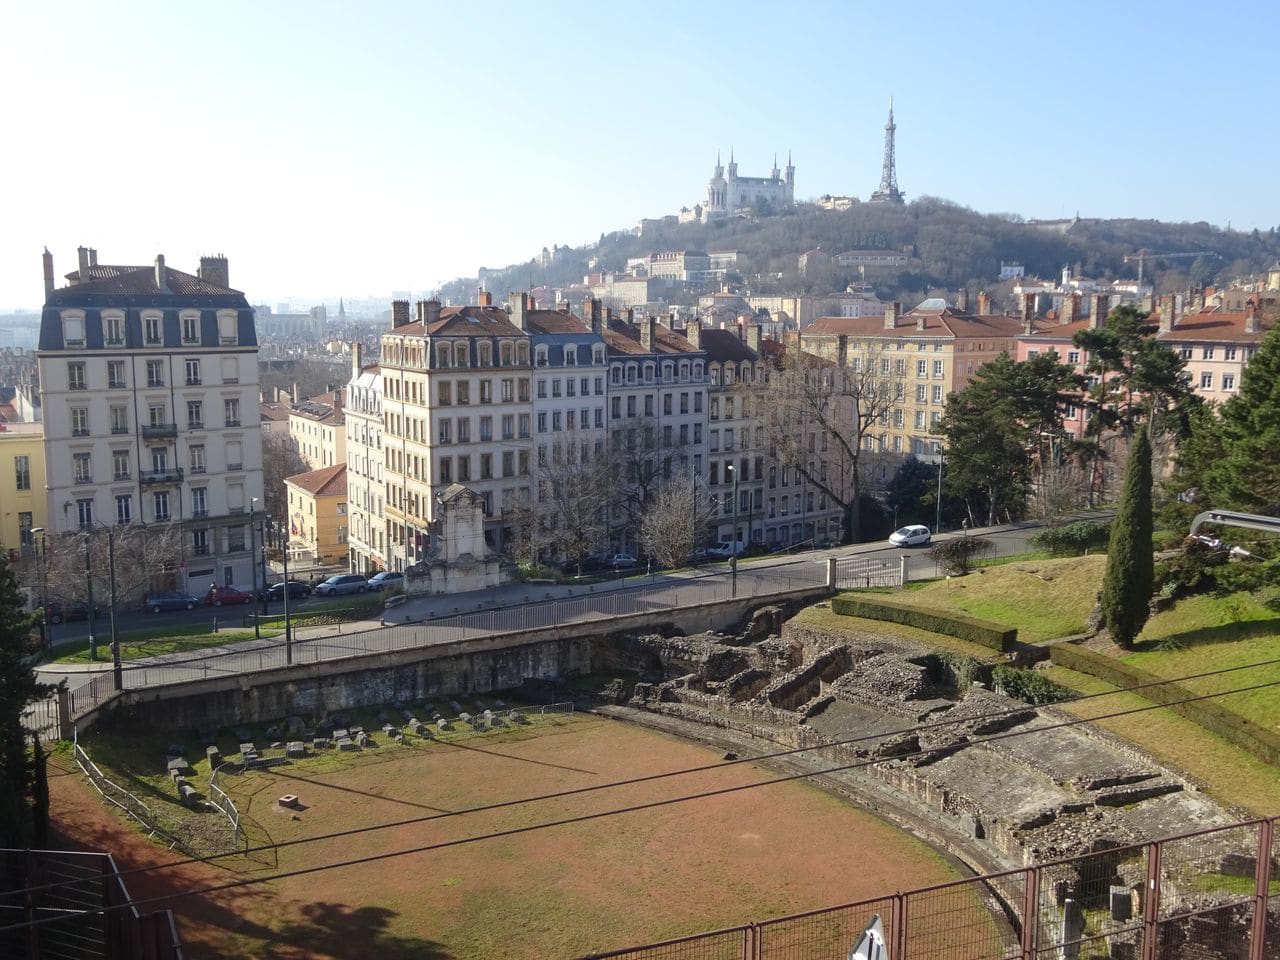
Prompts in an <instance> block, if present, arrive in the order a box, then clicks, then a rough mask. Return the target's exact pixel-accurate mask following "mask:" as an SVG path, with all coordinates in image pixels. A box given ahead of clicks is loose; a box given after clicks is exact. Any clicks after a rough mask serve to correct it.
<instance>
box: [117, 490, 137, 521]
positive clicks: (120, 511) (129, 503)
mask: <svg viewBox="0 0 1280 960" xmlns="http://www.w3.org/2000/svg"><path fill="white" fill-rule="evenodd" d="M132 520H133V497H132V495H130V494H127V493H125V494H121V495H120V496H118V497H116V523H119V524H126V523H130V522H131V521H132Z"/></svg>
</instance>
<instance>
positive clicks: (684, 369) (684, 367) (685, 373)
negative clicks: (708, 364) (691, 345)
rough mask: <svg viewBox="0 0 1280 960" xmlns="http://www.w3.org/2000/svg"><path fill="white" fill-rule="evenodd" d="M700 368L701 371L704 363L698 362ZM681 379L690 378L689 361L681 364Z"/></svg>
mask: <svg viewBox="0 0 1280 960" xmlns="http://www.w3.org/2000/svg"><path fill="white" fill-rule="evenodd" d="M698 369H699V371H701V369H702V364H698ZM680 379H681V380H688V379H689V364H688V363H687V362H686V363H682V364H680Z"/></svg>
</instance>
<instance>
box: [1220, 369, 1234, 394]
mask: <svg viewBox="0 0 1280 960" xmlns="http://www.w3.org/2000/svg"><path fill="white" fill-rule="evenodd" d="M1235 388H1236V375H1235V374H1234V373H1224V374H1223V375H1222V389H1223V390H1234V389H1235Z"/></svg>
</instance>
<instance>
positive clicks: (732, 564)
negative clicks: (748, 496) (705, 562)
mask: <svg viewBox="0 0 1280 960" xmlns="http://www.w3.org/2000/svg"><path fill="white" fill-rule="evenodd" d="M724 468H725V470H726V471H727V472H729V473H732V474H733V540H732V541H731V542H730V544H729V589H730V592H731V595H732V596H735V597H736V596H737V595H738V543H739V541H738V471H737V470H736V469H734V466H733V464H732V463H726V464H725V465H724Z"/></svg>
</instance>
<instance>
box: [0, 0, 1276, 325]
mask: <svg viewBox="0 0 1280 960" xmlns="http://www.w3.org/2000/svg"><path fill="white" fill-rule="evenodd" d="M1278 19H1280V17H1278V15H1277V11H1276V8H1275V6H1274V4H1273V3H1266V2H1262V0H1257V2H1253V3H1245V2H1236V3H1233V2H1225V3H1218V4H1212V5H1210V4H1203V3H1190V2H1185V0H1175V2H1163V3H1160V4H1154V3H1114V2H1111V3H1092V2H1079V3H1073V4H1062V3H1054V4H1048V3H1039V2H1030V3H1022V4H1009V3H1007V2H1005V3H987V2H973V3H964V4H960V3H954V2H936V3H913V2H906V3H902V2H898V3H883V4H872V3H864V2H860V0H859V2H844V3H841V2H833V3H816V2H815V3H803V2H800V3H793V4H786V3H779V2H777V0H774V2H771V3H767V4H765V3H750V2H742V3H736V4H733V3H716V4H696V3H689V2H687V0H685V2H670V3H669V2H665V0H653V2H649V3H644V4H618V3H598V2H597V3H558V2H549V0H539V2H528V3H514V2H489V3H460V2H456V0H455V2H441V3H427V2H402V3H392V2H381V3H380V2H376V0H368V2H363V3H352V2H343V3H328V2H307V3H302V2H253V3H248V2H225V0H220V2H218V3H202V4H189V3H176V2H164V3H142V2H133V3H128V2H121V3H102V2H95V3H86V2H80V0H58V2H56V3H35V2H13V3H8V4H5V5H4V10H3V12H2V13H0V36H3V37H4V38H5V40H6V43H5V44H4V47H5V49H4V55H3V59H2V60H0V84H3V87H2V89H4V91H5V94H4V97H3V101H2V102H0V131H3V135H4V139H5V150H4V157H5V162H4V167H3V170H4V173H3V184H4V193H3V196H4V202H3V204H2V205H0V209H2V210H3V227H2V228H0V309H5V308H16V307H35V306H38V305H39V304H40V302H41V301H42V299H43V290H42V287H41V274H40V252H41V250H42V248H43V247H44V246H46V245H47V246H48V247H49V248H50V250H52V251H53V253H54V255H55V266H56V268H57V271H58V274H59V276H61V274H63V273H65V272H67V271H69V270H71V269H73V268H74V266H75V264H74V257H75V248H76V246H77V245H79V244H85V245H87V246H94V247H97V248H98V250H99V251H100V257H101V259H102V260H103V261H104V262H113V263H131V262H136V263H148V262H150V261H151V260H152V259H153V258H154V257H155V254H156V253H161V252H162V253H164V254H165V255H166V258H167V260H168V261H169V263H170V265H172V266H174V267H177V268H178V269H187V270H194V266H195V263H196V258H197V257H198V256H199V255H200V254H201V253H209V252H223V253H225V254H226V255H227V256H228V257H229V258H230V261H231V278H232V284H233V285H234V286H237V287H239V288H241V289H243V290H245V291H246V293H247V294H248V295H249V298H250V300H251V301H253V302H276V301H278V300H287V299H292V300H293V301H294V302H295V303H296V304H297V305H305V304H307V303H312V302H318V301H319V300H320V299H322V298H336V297H338V296H340V295H342V296H347V297H352V296H364V295H386V294H387V293H389V292H390V291H391V290H393V289H395V290H403V289H410V288H411V289H412V290H414V291H415V292H417V291H421V290H423V289H426V288H428V287H430V286H432V285H434V284H437V283H439V282H440V281H442V280H447V279H450V278H452V277H454V276H458V275H474V272H475V269H476V267H477V266H479V265H481V264H484V265H488V266H500V265H504V264H506V263H509V262H513V261H518V260H523V259H526V258H528V257H529V256H532V255H533V254H534V253H536V251H538V250H540V249H541V248H542V246H543V245H544V244H546V245H548V246H550V245H552V244H555V243H564V244H572V245H577V244H580V243H583V242H586V241H590V240H593V239H594V238H596V237H597V236H598V235H599V234H600V232H601V231H603V230H614V229H618V228H623V227H630V226H633V225H634V224H635V222H636V221H637V220H638V219H639V218H640V217H644V216H660V215H662V214H664V213H672V212H674V211H675V210H677V209H678V208H679V207H680V206H681V205H682V204H688V205H690V206H691V205H692V204H693V203H694V202H696V201H699V200H701V199H702V198H703V196H704V194H705V187H706V180H707V178H708V176H709V175H710V172H711V167H712V165H713V163H714V160H715V155H716V150H717V149H721V150H723V151H724V153H725V157H726V159H727V157H728V152H729V149H730V147H733V148H734V149H735V151H736V154H737V159H738V163H739V170H740V172H741V173H742V174H743V175H762V174H767V172H768V170H769V168H770V166H771V164H772V161H773V154H774V152H775V151H777V152H778V154H779V160H780V162H782V163H785V156H786V151H787V150H788V149H790V150H791V151H792V152H793V156H794V159H795V165H796V170H797V172H796V182H797V195H798V196H800V197H816V196H818V195H820V194H823V193H837V194H842V193H843V194H854V195H858V196H861V197H863V198H864V199H865V197H866V196H867V194H868V193H869V192H870V191H871V190H873V189H874V188H875V186H876V184H877V181H878V179H879V174H880V156H881V146H882V137H883V126H884V118H885V110H886V104H887V101H888V98H889V96H890V95H891V94H892V95H893V97H894V103H895V108H896V114H897V120H898V174H899V183H900V185H901V187H902V189H903V190H904V191H905V192H906V193H907V194H908V195H909V196H911V197H916V196H921V195H923V194H932V195H936V196H943V197H947V198H949V199H952V200H954V201H956V202H959V203H962V204H965V205H967V206H971V207H974V208H976V209H979V210H983V211H1011V212H1017V213H1021V214H1023V215H1025V216H1029V217H1030V216H1035V217H1058V216H1068V215H1071V214H1073V213H1075V212H1076V211H1077V210H1079V212H1080V214H1081V215H1082V216H1103V217H1119V216H1134V217H1155V218H1161V219H1168V220H1207V221H1210V222H1212V223H1217V224H1223V225H1225V224H1226V223H1227V222H1228V221H1229V222H1230V223H1231V225H1232V226H1233V227H1236V228H1244V229H1249V228H1252V227H1255V226H1256V227H1260V228H1264V229H1265V228H1267V227H1269V226H1271V225H1273V224H1280V191H1278V190H1277V189H1276V182H1275V159H1274V158H1275V157H1276V155H1277V145H1278V144H1277V139H1278V138H1280V132H1278V131H1280V125H1278V124H1277V123H1276V99H1277V87H1276V83H1275V80H1274V69H1273V64H1272V63H1271V62H1270V58H1269V57H1268V55H1267V53H1266V52H1265V49H1262V48H1258V47H1257V42H1258V38H1259V37H1261V36H1273V35H1274V32H1275V29H1276V24H1277V20H1278Z"/></svg>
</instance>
